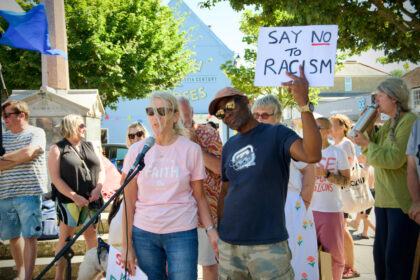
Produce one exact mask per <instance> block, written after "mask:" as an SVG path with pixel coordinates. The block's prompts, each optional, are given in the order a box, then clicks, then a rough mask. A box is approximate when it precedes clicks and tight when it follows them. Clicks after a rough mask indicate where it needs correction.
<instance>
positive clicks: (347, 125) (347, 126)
mask: <svg viewBox="0 0 420 280" xmlns="http://www.w3.org/2000/svg"><path fill="white" fill-rule="evenodd" d="M330 120H336V121H338V124H339V125H340V126H341V127H344V136H345V137H347V136H348V134H349V132H350V130H351V121H350V119H349V117H347V116H346V115H342V114H336V115H334V116H332V117H330Z"/></svg>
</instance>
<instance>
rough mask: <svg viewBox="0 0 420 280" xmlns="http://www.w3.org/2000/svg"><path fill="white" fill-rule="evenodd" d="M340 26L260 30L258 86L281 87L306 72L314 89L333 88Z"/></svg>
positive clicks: (256, 81)
mask: <svg viewBox="0 0 420 280" xmlns="http://www.w3.org/2000/svg"><path fill="white" fill-rule="evenodd" d="M337 37H338V25H310V26H291V27H290V26H289V27H260V33H259V36H258V50H257V62H256V67H255V82H254V84H255V86H276V87H277V86H281V83H282V82H288V81H290V80H291V79H290V78H289V77H288V76H286V74H285V73H286V71H288V72H289V73H292V74H294V75H297V76H299V65H302V66H303V68H304V72H305V76H306V79H307V80H308V82H309V86H311V87H324V86H325V87H327V86H333V85H334V69H335V56H336V51H337Z"/></svg>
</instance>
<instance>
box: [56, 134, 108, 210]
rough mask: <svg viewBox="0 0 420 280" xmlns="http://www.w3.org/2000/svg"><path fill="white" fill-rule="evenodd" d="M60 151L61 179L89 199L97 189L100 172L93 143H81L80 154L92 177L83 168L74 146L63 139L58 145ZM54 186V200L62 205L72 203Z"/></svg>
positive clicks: (98, 160)
mask: <svg viewBox="0 0 420 280" xmlns="http://www.w3.org/2000/svg"><path fill="white" fill-rule="evenodd" d="M56 145H57V147H58V149H59V150H60V177H61V179H63V180H64V182H66V183H67V185H68V186H69V187H70V188H71V189H72V190H73V191H75V192H76V193H77V194H79V195H82V196H83V197H85V198H89V193H90V192H91V191H92V190H93V189H94V188H95V186H96V183H97V182H98V174H99V170H100V159H99V158H98V157H97V156H96V153H95V150H94V148H93V145H92V143H90V142H86V141H81V142H80V151H79V152H78V154H79V155H80V157H81V158H82V159H83V160H84V161H85V163H86V165H87V167H88V168H89V170H90V176H89V174H88V172H87V171H86V168H85V167H84V166H83V163H82V160H81V158H80V157H79V155H78V154H77V153H76V151H77V150H75V148H74V147H73V146H72V144H71V143H70V142H69V141H68V140H67V139H66V138H63V139H62V140H61V141H59V142H57V143H56ZM51 185H52V194H53V198H57V199H58V201H59V202H61V203H71V202H73V200H71V199H70V198H68V197H67V196H65V195H63V194H61V193H60V192H59V191H58V190H57V188H56V187H55V186H54V184H51Z"/></svg>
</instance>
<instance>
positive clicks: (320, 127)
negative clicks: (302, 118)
mask: <svg viewBox="0 0 420 280" xmlns="http://www.w3.org/2000/svg"><path fill="white" fill-rule="evenodd" d="M323 128H326V127H323V126H320V125H318V129H319V130H321V129H323Z"/></svg>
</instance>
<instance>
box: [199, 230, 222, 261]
mask: <svg viewBox="0 0 420 280" xmlns="http://www.w3.org/2000/svg"><path fill="white" fill-rule="evenodd" d="M197 232H198V264H199V265H202V266H210V265H214V264H217V261H216V255H215V254H214V251H213V247H211V244H210V240H209V238H208V237H207V233H206V231H205V229H204V228H197Z"/></svg>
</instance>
